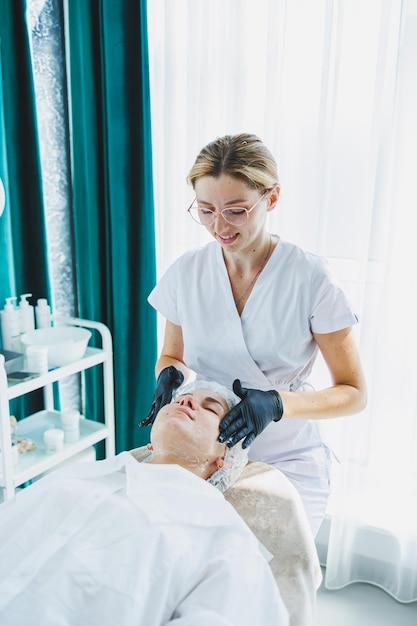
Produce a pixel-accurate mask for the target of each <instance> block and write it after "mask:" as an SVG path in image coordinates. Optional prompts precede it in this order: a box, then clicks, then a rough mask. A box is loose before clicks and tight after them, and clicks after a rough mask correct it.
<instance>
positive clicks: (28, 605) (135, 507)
mask: <svg viewBox="0 0 417 626" xmlns="http://www.w3.org/2000/svg"><path fill="white" fill-rule="evenodd" d="M0 623H1V624H5V625H6V624H7V626H22V625H23V624H39V625H42V626H58V625H61V624H62V626H64V625H65V626H84V625H85V626H92V625H93V624H99V625H100V626H107V625H108V626H114V625H115V624H118V625H120V626H162V625H165V624H175V626H197V625H198V626H206V625H207V626H214V625H216V626H227V625H229V626H232V625H233V626H235V625H236V624H239V625H247V626H253V624H262V625H263V626H264V625H265V626H288V624H289V622H288V613H287V610H286V608H285V607H284V605H283V602H282V600H281V597H280V594H279V591H278V588H277V586H276V583H275V580H274V578H273V575H272V572H271V570H270V567H269V565H268V563H267V561H266V559H265V558H264V556H263V555H262V554H261V551H260V549H259V544H258V542H257V540H256V539H255V537H254V535H253V534H252V533H251V531H250V530H249V529H248V527H247V526H246V525H245V524H244V522H243V521H242V520H241V518H240V517H239V515H238V514H237V513H236V511H235V510H234V508H233V507H232V506H231V505H230V504H229V503H228V502H226V500H225V499H224V496H223V495H222V494H221V493H220V492H219V491H217V490H216V489H215V488H214V487H213V486H211V485H209V484H207V483H206V482H205V481H204V480H202V479H200V478H198V477H196V476H194V475H193V474H191V473H190V472H188V471H187V470H185V469H183V468H181V467H179V466H176V465H147V464H143V463H138V462H137V461H135V460H134V459H133V457H132V456H131V455H130V454H129V453H128V452H124V453H122V454H120V455H118V456H117V457H115V458H113V459H110V460H106V461H98V462H94V463H86V464H79V465H72V466H69V467H66V468H64V469H62V470H57V471H55V472H53V473H52V474H50V475H49V476H47V477H46V478H43V479H41V480H39V481H38V482H37V483H34V484H33V485H32V486H30V487H29V488H27V489H25V490H23V491H22V492H21V493H19V494H18V496H17V500H16V502H13V501H8V502H7V503H5V504H3V505H1V506H0Z"/></svg>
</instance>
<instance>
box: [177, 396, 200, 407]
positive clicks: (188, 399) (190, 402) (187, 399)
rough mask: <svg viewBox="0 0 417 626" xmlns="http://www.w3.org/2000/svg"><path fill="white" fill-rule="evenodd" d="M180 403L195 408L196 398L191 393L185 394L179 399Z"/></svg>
mask: <svg viewBox="0 0 417 626" xmlns="http://www.w3.org/2000/svg"><path fill="white" fill-rule="evenodd" d="M178 404H180V405H181V406H188V407H189V408H190V409H195V407H196V405H195V400H194V398H193V396H192V395H191V394H190V393H187V394H185V396H181V398H180V399H179V400H178Z"/></svg>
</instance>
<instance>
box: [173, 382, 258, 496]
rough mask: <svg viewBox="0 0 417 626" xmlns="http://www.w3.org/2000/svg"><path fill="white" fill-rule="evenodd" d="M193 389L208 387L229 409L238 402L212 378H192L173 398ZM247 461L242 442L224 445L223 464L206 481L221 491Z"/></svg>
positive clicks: (237, 474)
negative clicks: (224, 401)
mask: <svg viewBox="0 0 417 626" xmlns="http://www.w3.org/2000/svg"><path fill="white" fill-rule="evenodd" d="M195 389H208V390H210V391H213V392H214V393H217V394H218V395H219V396H221V397H222V398H224V399H225V400H226V402H227V405H228V407H229V409H231V408H232V407H233V406H235V404H237V403H238V402H240V398H239V396H237V395H236V394H235V393H233V391H232V390H231V389H229V388H228V387H225V386H224V385H220V384H219V383H216V382H215V381H214V380H200V379H198V380H194V381H193V382H191V383H187V384H185V385H182V386H181V387H179V388H178V389H177V390H176V391H175V392H174V395H173V398H172V399H173V400H176V399H177V398H178V397H179V396H183V395H184V394H186V393H192V392H193V391H194V390H195ZM247 462H248V448H245V449H243V448H242V442H241V441H239V442H238V443H237V444H236V445H234V446H233V447H232V448H229V447H228V446H226V453H225V456H224V465H223V467H221V468H220V469H218V470H217V471H216V472H214V474H212V475H211V476H210V478H208V479H207V482H208V483H210V484H211V485H213V486H214V487H216V489H219V491H221V492H222V493H224V492H225V491H227V489H229V487H231V486H232V485H233V483H234V482H235V481H236V480H237V479H238V478H239V476H240V474H241V473H242V470H243V468H244V467H245V465H246V464H247Z"/></svg>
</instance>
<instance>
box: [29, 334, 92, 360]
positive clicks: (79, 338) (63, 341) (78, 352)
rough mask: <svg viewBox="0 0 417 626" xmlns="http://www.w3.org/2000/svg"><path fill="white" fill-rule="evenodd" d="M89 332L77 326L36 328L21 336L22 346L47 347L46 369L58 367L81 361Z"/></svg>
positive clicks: (89, 335)
mask: <svg viewBox="0 0 417 626" xmlns="http://www.w3.org/2000/svg"><path fill="white" fill-rule="evenodd" d="M90 337H91V332H90V331H89V330H87V329H85V328H79V327H78V326H51V327H50V328H38V329H36V330H31V331H30V332H28V333H25V334H24V335H22V336H21V340H22V344H23V345H24V346H26V347H27V346H47V348H48V368H49V369H52V368H53V367H59V366H60V365H66V364H67V363H72V362H73V361H77V360H78V359H81V358H82V357H83V356H84V354H85V351H86V348H87V344H88V342H89V340H90Z"/></svg>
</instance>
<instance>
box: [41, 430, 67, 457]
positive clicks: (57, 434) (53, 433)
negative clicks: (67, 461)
mask: <svg viewBox="0 0 417 626" xmlns="http://www.w3.org/2000/svg"><path fill="white" fill-rule="evenodd" d="M43 440H44V443H45V452H46V453H47V454H54V453H55V452H59V451H60V450H62V449H63V447H64V431H63V430H61V429H60V428H49V429H48V430H45V432H44V433H43Z"/></svg>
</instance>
